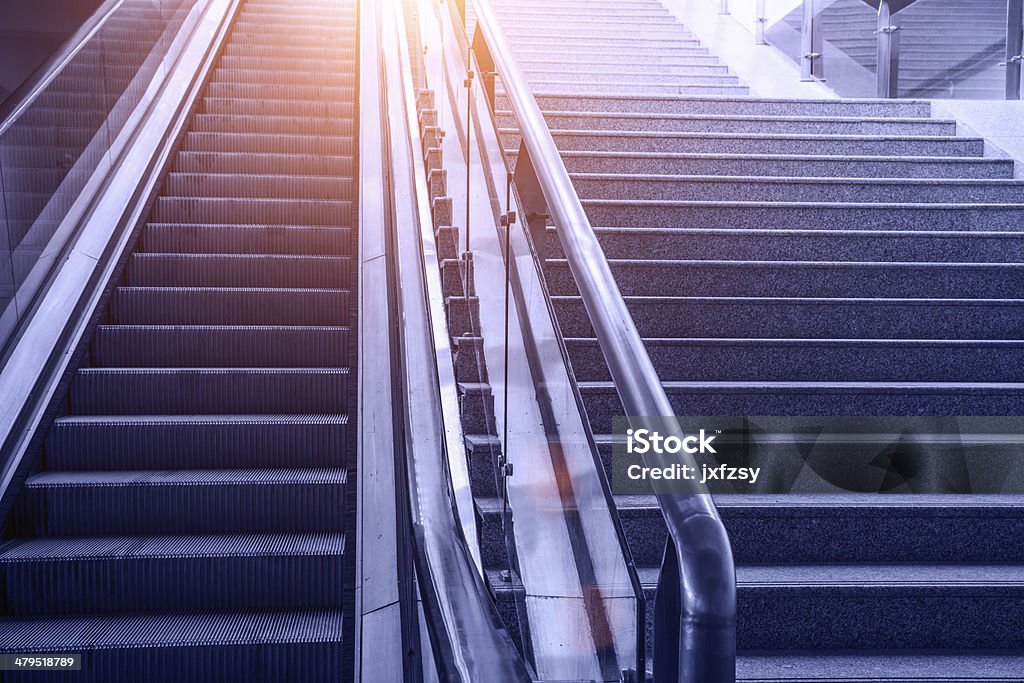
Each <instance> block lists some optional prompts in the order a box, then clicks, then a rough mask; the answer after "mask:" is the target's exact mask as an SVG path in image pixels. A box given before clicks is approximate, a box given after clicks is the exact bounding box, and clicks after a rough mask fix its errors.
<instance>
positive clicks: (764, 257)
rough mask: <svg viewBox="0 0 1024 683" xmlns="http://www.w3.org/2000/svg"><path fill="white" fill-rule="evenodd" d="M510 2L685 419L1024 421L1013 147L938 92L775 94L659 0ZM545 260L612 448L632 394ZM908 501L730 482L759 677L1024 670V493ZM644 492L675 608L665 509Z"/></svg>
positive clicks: (632, 532) (549, 111)
mask: <svg viewBox="0 0 1024 683" xmlns="http://www.w3.org/2000/svg"><path fill="white" fill-rule="evenodd" d="M493 4H494V5H496V11H497V13H498V15H499V17H500V20H501V21H502V24H503V26H504V27H505V29H506V32H507V35H508V37H509V40H510V44H511V46H512V49H513V51H514V53H515V54H516V55H517V57H518V58H519V62H520V64H521V66H522V67H523V69H524V71H525V72H526V74H527V77H528V79H529V80H530V81H531V83H532V84H533V86H534V92H535V94H536V95H537V100H538V103H539V104H540V106H541V108H542V110H543V111H544V113H545V116H546V119H547V121H548V125H549V127H550V129H551V131H552V133H553V136H554V139H555V142H556V144H557V145H558V146H559V148H560V150H561V152H562V156H563V159H564V161H565V163H566V166H567V168H568V170H569V172H570V174H571V175H572V178H573V181H574V183H575V185H576V188H577V190H578V192H579V195H580V198H581V200H582V201H583V204H584V207H585V209H586V210H587V213H588V215H589V217H590V219H591V222H592V223H593V225H594V228H595V230H596V232H597V235H598V238H599V240H600V242H601V244H602V246H603V248H604V250H605V254H606V255H607V257H608V258H609V261H610V264H611V268H612V272H613V273H614V274H615V276H616V278H617V281H618V284H619V286H620V288H621V290H622V293H623V295H624V296H625V297H626V302H627V304H628V306H629V308H630V310H631V311H632V313H633V316H634V320H635V322H636V324H637V327H638V328H639V331H640V333H641V335H642V336H643V337H644V339H645V342H646V344H647V347H648V350H649V352H650V354H651V357H652V360H653V361H654V364H655V367H656V369H657V371H658V373H659V375H660V377H661V378H662V380H663V383H664V386H665V389H666V391H667V392H668V394H669V397H670V399H671V400H672V402H673V405H674V406H675V408H676V411H677V413H678V414H680V415H832V414H863V415H913V414H922V415H948V414H952V415H1019V414H1021V413H1022V411H1024V383H1021V381H1022V379H1024V374H1022V373H1021V371H1020V361H1021V360H1022V358H1024V355H1022V354H1024V285H1022V283H1024V232H1022V231H1021V228H1022V227H1024V184H1022V183H1021V182H1020V181H1018V180H1015V179H1014V164H1013V162H1012V161H1009V160H1003V159H994V158H988V157H986V156H985V152H984V141H983V140H981V139H977V138H970V137H963V136H958V135H957V127H956V123H955V122H953V121H943V120H937V119H933V118H931V111H930V106H929V104H928V103H926V102H919V101H900V102H893V101H872V100H834V101H796V100H770V99H764V98H758V97H756V96H753V95H752V94H750V93H749V92H748V91H747V90H746V88H745V87H744V86H743V84H741V83H738V82H737V81H736V79H735V77H733V76H731V75H729V74H728V72H727V70H726V69H725V68H724V67H723V66H722V65H720V64H719V63H718V62H717V60H716V59H714V58H713V57H710V56H709V55H708V52H707V51H706V50H705V49H704V48H702V47H701V46H700V45H699V44H698V43H697V42H696V41H695V40H693V38H692V36H691V35H690V34H689V33H688V32H687V31H686V30H685V28H684V27H682V26H680V25H678V24H677V23H676V22H675V21H674V20H673V19H672V17H671V15H669V14H668V12H666V11H665V10H664V9H663V8H662V6H661V4H660V3H659V2H657V1H656V0H628V1H627V2H625V3H623V2H604V1H599V2H596V3H595V2H584V1H583V0H566V2H564V3H560V4H559V5H558V6H557V7H554V6H552V5H551V4H550V3H546V2H542V1H541V0H495V2H494V3H493ZM922 4H924V3H922ZM581 17H585V18H586V20H585V21H583V20H582V19H581ZM624 21H626V22H630V27H629V30H623V29H622V23H623V22H624ZM554 35H557V36H559V37H558V39H557V41H554V42H552V41H550V40H549V37H550V36H554ZM551 52H555V53H556V54H554V55H551V54H550V53H551ZM698 79H699V80H698ZM496 109H497V112H496V114H497V119H498V123H499V126H500V127H501V128H502V135H503V137H504V140H505V143H506V149H507V150H508V152H509V153H510V154H513V155H514V154H515V152H516V150H517V149H518V143H519V141H518V133H517V130H516V127H515V121H514V118H513V117H512V115H511V112H509V111H508V104H507V102H506V101H505V99H504V98H503V97H502V95H501V91H500V88H499V90H498V97H497V106H496ZM546 255H547V263H546V266H545V270H546V278H547V283H548V287H549V290H550V292H551V294H552V297H553V304H554V307H555V310H556V313H557V316H558V319H559V324H560V327H561V329H562V332H563V334H564V336H565V338H566V342H567V345H568V347H569V351H570V356H571V360H572V364H573V370H574V373H575V375H576V378H577V380H578V381H579V383H580V389H581V392H582V394H583V397H584V401H585V403H586V406H587V410H588V415H589V419H590V423H591V425H592V427H593V429H594V432H595V434H596V435H597V439H598V442H599V444H600V445H601V448H602V455H603V456H605V459H606V460H607V459H608V457H609V451H610V444H611V436H610V434H609V432H610V430H611V419H612V417H613V416H615V415H620V414H622V406H621V404H620V402H619V400H618V397H617V395H616V393H615V389H614V386H613V385H612V383H611V382H610V377H609V374H608V370H607V368H606V366H605V364H604V361H603V358H602V355H601V352H600V350H599V349H598V347H597V342H596V339H595V338H594V333H593V330H592V328H591V326H590V324H589V321H588V318H587V315H586V312H585V310H584V308H583V304H582V301H581V299H580V298H579V296H578V292H577V290H576V287H575V285H574V283H573V281H572V279H571V277H570V275H569V273H568V268H567V263H566V262H565V260H564V259H563V254H562V250H561V245H560V244H559V241H558V237H557V235H556V233H555V231H554V229H549V233H548V241H547V244H546ZM901 491H906V488H903V489H898V490H897V491H896V492H895V493H893V494H890V495H884V496H883V495H877V494H857V493H847V494H793V495H768V494H754V493H751V494H744V493H730V494H725V495H718V496H717V497H716V499H717V502H718V504H719V508H720V510H721V513H722V517H723V519H724V522H725V524H726V527H727V529H728V531H729V533H730V537H731V541H732V545H733V552H734V555H735V558H736V561H737V564H738V568H737V576H738V581H739V587H738V588H739V593H738V595H739V604H738V610H739V612H738V639H739V640H738V646H739V649H740V658H739V663H738V673H739V678H740V679H741V680H745V681H746V680H750V681H754V680H756V681H780V680H786V681H789V680H829V681H869V680H870V681H878V680H893V681H895V680H899V681H924V680H929V681H933V680H954V679H955V680H1024V638H1022V636H1021V634H1022V633H1024V630H1022V626H1024V624H1022V623H1021V614H1022V611H1021V608H1022V607H1024V553H1021V552H1020V548H1019V544H1016V543H1013V542H1012V541H1011V540H1010V539H1012V538H1015V537H1016V536H1018V535H1019V534H1020V531H1021V529H1022V528H1024V498H1022V497H1020V496H1017V495H1008V494H998V495H986V496H963V495H935V496H914V495H910V494H909V493H902V492H901ZM617 505H618V508H619V513H620V515H621V519H622V523H623V527H624V529H625V531H626V534H627V537H628V540H629V543H630V548H631V550H632V553H633V556H634V559H635V560H636V562H637V564H638V566H639V567H640V571H641V577H642V579H643V582H644V584H645V588H646V591H647V594H648V597H649V598H651V599H653V598H654V595H653V586H654V584H655V582H656V580H657V567H658V564H659V563H660V560H661V554H662V549H663V547H664V539H665V528H664V523H663V521H662V518H661V513H660V511H659V510H658V508H657V505H656V502H655V501H654V500H653V499H652V498H649V497H645V496H629V497H627V496H618V497H617ZM652 612H653V609H652V608H651V606H650V605H649V606H648V615H650V614H652ZM648 645H650V639H648Z"/></svg>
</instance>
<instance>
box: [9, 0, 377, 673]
mask: <svg viewBox="0 0 1024 683" xmlns="http://www.w3.org/2000/svg"><path fill="white" fill-rule="evenodd" d="M355 16H356V5H355V3H354V2H327V1H318V0H289V1H286V0H281V1H278V0H249V1H248V2H245V3H243V6H242V7H241V8H240V9H239V13H238V15H237V17H236V19H235V23H234V25H233V27H232V30H231V33H230V35H229V37H228V39H227V42H226V44H225V46H224V47H223V50H222V53H221V55H220V56H219V57H218V61H217V63H216V64H215V68H214V70H213V71H212V74H211V76H210V79H209V81H208V83H207V84H206V85H205V91H204V93H203V95H202V98H201V101H200V103H199V105H198V110H197V111H196V112H195V113H194V115H193V116H192V119H191V121H190V122H189V125H188V130H187V132H186V133H185V134H184V136H183V139H182V140H181V144H180V149H179V151H178V152H177V153H176V154H175V156H174V158H173V161H172V162H171V165H170V167H169V168H168V169H167V170H168V172H167V176H166V179H165V181H164V184H163V187H162V190H161V192H160V193H159V195H158V196H157V198H156V200H155V204H154V206H153V209H152V212H151V214H150V216H149V219H148V222H147V223H146V224H145V226H144V227H143V228H142V229H141V233H140V236H139V239H138V241H137V243H136V246H135V248H134V251H133V253H131V254H130V255H129V256H128V259H127V265H126V267H125V270H124V273H123V275H122V279H121V280H119V281H118V282H117V283H115V286H114V289H113V292H112V295H111V297H110V305H109V308H108V309H107V310H106V311H105V312H104V314H103V316H102V318H101V320H100V323H99V325H98V326H97V328H96V330H95V336H94V337H93V339H92V340H91V344H90V346H89V351H88V354H87V356H86V358H87V359H86V361H85V362H84V363H83V365H82V367H80V368H79V369H78V370H77V373H76V374H75V376H74V379H73V381H72V383H71V387H70V390H69V392H68V396H67V398H66V400H65V402H64V403H63V405H62V407H61V411H60V415H59V416H58V417H57V418H56V420H55V421H54V423H53V426H52V428H51V429H50V430H49V434H48V436H47V439H46V445H45V450H44V453H43V456H42V457H41V458H40V463H39V466H38V468H37V471H34V472H33V473H31V474H30V476H29V477H28V479H27V480H26V481H25V483H24V486H23V488H22V490H21V493H20V496H19V498H18V500H17V501H16V503H15V505H14V508H13V510H12V512H11V514H10V515H9V517H8V519H7V520H6V527H5V532H6V536H5V538H4V539H3V540H2V541H0V586H2V589H0V611H2V614H3V616H2V617H0V651H3V652H73V653H81V654H82V655H83V661H82V670H81V671H80V672H76V673H74V674H72V676H73V677H75V678H76V679H77V680H80V681H82V682H83V683H84V682H85V681H96V682H100V681H102V682H107V683H109V682H111V681H124V682H125V683H135V682H137V681H167V682H171V681H174V682H181V681H204V680H217V681H239V682H241V681H332V680H351V676H352V670H353V668H352V667H353V662H352V653H351V649H350V646H351V643H352V642H353V639H352V633H353V627H354V618H353V614H352V609H353V600H354V593H353V590H352V589H353V586H354V578H353V573H354V564H353V557H354V556H353V552H352V550H351V548H352V547H354V545H353V544H352V539H353V535H352V532H353V531H354V520H355V495H354V489H353V487H352V486H351V483H352V477H353V476H354V475H355V472H354V471H353V470H352V468H351V466H350V465H351V463H352V462H353V455H354V452H355V451H354V445H355V439H354V438H352V432H351V429H352V425H351V424H350V420H349V414H350V412H352V413H354V409H355V405H354V395H355V393H354V381H353V375H350V368H351V367H352V366H353V364H354V362H355V360H356V356H355V330H354V326H355V324H356V319H355V311H356V306H355V298H354V296H353V290H354V288H355V285H356V272H355V268H354V266H353V264H352V262H351V258H352V255H353V253H354V250H353V247H354V245H355V244H356V240H355V227H356V225H357V220H356V206H357V202H356V198H357V194H356V188H355V187H354V179H353V175H354V170H353V154H354V142H355V135H356V133H355V121H354V118H355V111H356V106H355V100H356V94H355V73H356V68H355V66H356V55H355V46H356V21H355ZM8 675H9V676H10V678H7V676H8ZM17 676H18V674H5V677H4V680H22V679H20V678H17ZM67 677H68V674H67V673H61V672H42V673H37V672H32V673H28V674H25V678H24V680H33V681H48V680H64V679H65V678H67Z"/></svg>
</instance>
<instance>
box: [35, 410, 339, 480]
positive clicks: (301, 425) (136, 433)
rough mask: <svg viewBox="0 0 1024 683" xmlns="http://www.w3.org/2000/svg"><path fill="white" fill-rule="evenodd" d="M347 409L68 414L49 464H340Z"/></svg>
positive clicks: (59, 423) (52, 436)
mask: <svg viewBox="0 0 1024 683" xmlns="http://www.w3.org/2000/svg"><path fill="white" fill-rule="evenodd" d="M348 435H349V420H348V416H347V415H323V414H321V415H207V416H203V415H139V416H132V417H129V416H120V415H113V416H111V415H100V416H91V415H69V416H67V417H60V418H57V420H55V421H54V424H53V428H52V429H51V430H50V433H49V434H48V436H47V440H46V464H47V467H48V468H49V469H51V470H165V469H199V468H203V467H212V468H217V469H230V468H239V467H256V468H274V467H338V466H340V464H341V462H342V461H343V459H344V454H345V452H346V447H347V444H348V443H349V440H348V439H349V437H348Z"/></svg>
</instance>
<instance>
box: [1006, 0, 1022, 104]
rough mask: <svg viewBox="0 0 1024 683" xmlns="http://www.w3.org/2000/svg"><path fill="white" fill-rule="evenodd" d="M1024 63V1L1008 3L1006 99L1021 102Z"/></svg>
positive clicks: (1013, 0) (1018, 0) (1008, 0)
mask: <svg viewBox="0 0 1024 683" xmlns="http://www.w3.org/2000/svg"><path fill="white" fill-rule="evenodd" d="M1022 61H1024V0H1007V3H1006V99H1008V100H1019V99H1020V90H1021V62H1022Z"/></svg>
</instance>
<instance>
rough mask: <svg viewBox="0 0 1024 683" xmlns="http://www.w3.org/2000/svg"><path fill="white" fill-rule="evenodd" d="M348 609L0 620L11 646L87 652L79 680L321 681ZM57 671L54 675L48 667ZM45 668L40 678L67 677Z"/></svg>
mask: <svg viewBox="0 0 1024 683" xmlns="http://www.w3.org/2000/svg"><path fill="white" fill-rule="evenodd" d="M342 624H343V617H342V612H341V610H317V611H304V612H294V611H292V612H274V611H271V612H227V613H194V612H171V613H167V614H126V615H106V616H92V615H84V616H83V615H76V616H69V617H61V618H57V619H32V618H27V619H9V620H6V621H4V622H0V633H2V634H3V636H4V642H5V649H8V648H10V649H11V650H12V651H24V652H40V651H60V652H81V653H82V670H81V671H80V672H76V673H75V676H74V679H75V681H77V682H78V683H137V682H138V681H146V682H147V683H181V682H182V681H202V680H210V675H211V672H216V679H215V680H217V681H218V682H220V683H248V682H250V681H257V680H279V681H284V680H287V681H292V682H294V683H313V682H314V681H329V680H336V679H337V677H338V672H339V671H342V670H343V667H344V661H345V655H344V646H343V644H342V643H343V637H342V636H343V632H344V631H343V628H342ZM49 673H53V674H54V675H53V676H48V675H47V674H49ZM66 678H67V674H65V673H63V672H60V673H58V672H39V673H37V674H34V675H33V678H32V680H33V681H47V682H48V681H51V680H54V681H59V680H66Z"/></svg>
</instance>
